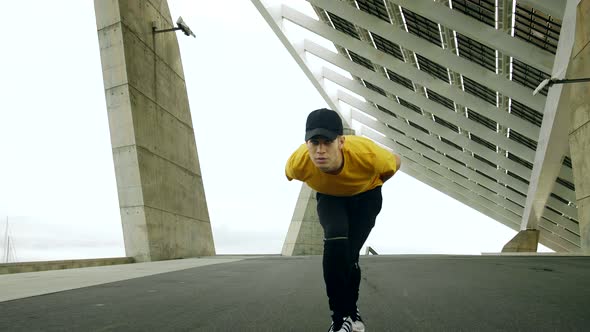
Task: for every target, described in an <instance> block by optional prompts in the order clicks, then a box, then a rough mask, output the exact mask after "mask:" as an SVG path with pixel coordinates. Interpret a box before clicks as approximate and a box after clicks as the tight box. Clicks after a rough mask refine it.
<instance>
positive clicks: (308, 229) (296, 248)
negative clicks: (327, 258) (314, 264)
mask: <svg viewBox="0 0 590 332" xmlns="http://www.w3.org/2000/svg"><path fill="white" fill-rule="evenodd" d="M344 135H354V130H352V129H349V128H344ZM317 203H318V202H317V200H316V191H315V190H313V189H311V188H310V187H309V186H308V185H306V184H305V183H304V184H303V185H302V186H301V191H300V192H299V198H298V199H297V204H296V205H295V211H294V212H293V218H292V219H291V224H290V225H289V230H288V231H287V236H286V237H285V242H284V244H283V250H282V251H281V254H282V255H283V256H304V255H321V254H323V253H324V230H323V229H322V225H320V218H319V216H318V211H317V206H318V205H317Z"/></svg>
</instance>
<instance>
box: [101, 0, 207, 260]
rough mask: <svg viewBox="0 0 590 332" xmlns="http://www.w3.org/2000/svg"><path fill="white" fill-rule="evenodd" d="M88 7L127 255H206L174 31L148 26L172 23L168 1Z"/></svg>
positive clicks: (110, 1) (111, 0) (130, 0)
mask: <svg viewBox="0 0 590 332" xmlns="http://www.w3.org/2000/svg"><path fill="white" fill-rule="evenodd" d="M94 7H95V12H96V23H97V29H98V38H99V42H100V55H101V62H102V68H103V78H104V88H105V95H106V101H107V110H108V118H109V126H110V133H111V144H112V148H113V159H114V163H115V174H116V180H117V189H118V194H119V205H120V208H121V219H122V223H123V234H124V240H125V250H126V253H127V256H130V257H134V258H135V259H136V260H137V261H152V260H163V259H174V258H182V257H194V256H204V255H214V254H215V249H214V244H213V237H212V232H211V224H210V221H209V213H208V209H207V202H206V199H205V193H204V190H203V182H202V178H201V171H200V166H199V159H198V155H197V147H196V143H195V136H194V130H193V127H192V119H191V113H190V109H189V103H188V96H187V92H186V85H185V80H184V72H183V69H182V63H181V58H180V50H179V47H178V41H177V39H176V32H167V33H159V34H153V32H152V24H155V26H156V27H158V28H159V29H165V28H172V27H173V26H174V22H173V20H172V18H171V16H170V10H169V8H168V3H167V1H165V0H95V2H94ZM152 22H154V23H152ZM181 36H182V37H184V38H186V37H185V36H184V35H181Z"/></svg>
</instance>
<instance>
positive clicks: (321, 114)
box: [305, 108, 344, 142]
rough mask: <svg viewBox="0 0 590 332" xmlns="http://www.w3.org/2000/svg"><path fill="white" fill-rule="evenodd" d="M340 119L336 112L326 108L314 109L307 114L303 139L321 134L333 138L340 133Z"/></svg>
mask: <svg viewBox="0 0 590 332" xmlns="http://www.w3.org/2000/svg"><path fill="white" fill-rule="evenodd" d="M343 132H344V129H343V128H342V119H340V116H339V115H338V113H336V112H334V111H332V110H329V109H327V108H320V109H318V110H315V111H313V112H311V113H309V115H308V116H307V122H306V124H305V141H306V142H307V141H308V140H310V139H311V138H313V137H314V136H323V137H325V138H327V139H330V140H332V139H335V138H336V137H337V136H338V135H342V134H343Z"/></svg>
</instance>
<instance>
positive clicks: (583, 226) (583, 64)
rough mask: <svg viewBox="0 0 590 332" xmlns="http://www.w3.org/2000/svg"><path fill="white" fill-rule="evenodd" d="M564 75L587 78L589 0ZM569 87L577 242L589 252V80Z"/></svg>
mask: <svg viewBox="0 0 590 332" xmlns="http://www.w3.org/2000/svg"><path fill="white" fill-rule="evenodd" d="M566 77H567V78H583V77H590V0H582V1H580V3H579V4H578V8H577V13H576V37H575V42H574V49H573V52H572V58H571V60H570V64H569V67H568V71H567V75H566ZM567 89H568V90H569V109H570V120H571V121H570V131H569V144H570V153H571V159H572V168H573V172H574V185H575V187H576V204H577V205H578V220H579V222H580V243H581V249H582V251H583V252H584V253H586V254H590V175H589V174H590V83H588V82H587V83H573V84H567Z"/></svg>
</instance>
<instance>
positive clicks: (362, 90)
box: [323, 68, 531, 179]
mask: <svg viewBox="0 0 590 332" xmlns="http://www.w3.org/2000/svg"><path fill="white" fill-rule="evenodd" d="M323 76H324V77H325V78H327V79H329V80H330V81H332V82H335V83H337V84H339V85H340V86H342V87H344V88H346V89H348V90H350V91H352V92H354V93H357V94H359V95H362V96H364V97H365V98H367V99H369V100H371V101H373V102H375V103H376V104H378V105H382V106H383V107H386V108H388V109H391V110H393V109H395V110H396V111H395V112H396V114H399V115H400V116H403V117H404V118H407V119H411V120H412V122H414V123H416V124H419V125H420V126H422V127H424V128H426V129H429V130H433V129H434V125H435V124H436V123H435V122H434V121H432V120H431V119H427V118H425V117H423V116H419V115H418V114H417V113H416V112H414V111H411V110H409V109H406V108H405V107H403V106H401V105H399V104H397V103H395V102H394V101H392V100H391V99H389V98H387V97H385V96H382V95H380V94H378V93H376V92H373V91H372V90H370V89H367V88H366V87H364V86H362V85H360V84H359V83H357V82H355V81H353V80H350V79H348V78H346V77H344V76H342V75H340V74H338V73H336V72H334V71H332V70H330V69H327V68H324V70H323ZM433 103H434V102H433ZM429 111H432V113H433V114H436V115H437V116H438V115H439V114H441V113H442V112H439V111H437V110H429ZM447 111H448V110H447ZM398 112H399V113H398ZM448 113H454V112H450V111H448ZM441 115H442V116H441V118H443V119H444V118H447V119H448V118H449V116H448V115H445V114H441ZM450 115H457V114H456V113H454V114H450ZM457 116H458V115H457ZM465 120H466V121H470V120H467V119H466V118H465ZM450 122H453V123H455V124H457V122H459V121H450ZM459 123H461V122H459ZM485 130H488V131H489V129H488V128H485ZM451 133H452V134H450V135H444V136H446V137H445V138H446V139H448V140H450V141H452V142H455V143H456V144H459V145H461V146H463V147H464V148H466V149H468V150H470V151H472V152H475V153H477V154H478V155H480V156H482V157H484V158H486V159H487V160H489V161H492V162H494V163H495V164H498V165H501V166H502V167H503V168H505V169H508V170H510V171H511V172H513V173H515V174H517V175H518V176H520V177H522V178H524V179H528V178H529V177H530V174H531V170H530V169H528V168H526V167H525V166H523V165H521V164H519V163H517V162H515V161H512V160H510V159H508V158H499V156H498V154H497V153H495V152H494V151H492V150H489V149H487V148H485V147H483V146H482V145H480V144H478V143H476V142H475V141H473V140H470V139H468V138H466V137H465V136H463V135H461V134H459V133H455V132H453V131H451ZM437 134H439V133H438V132H437ZM441 136H442V135H441ZM513 150H514V149H513Z"/></svg>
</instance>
